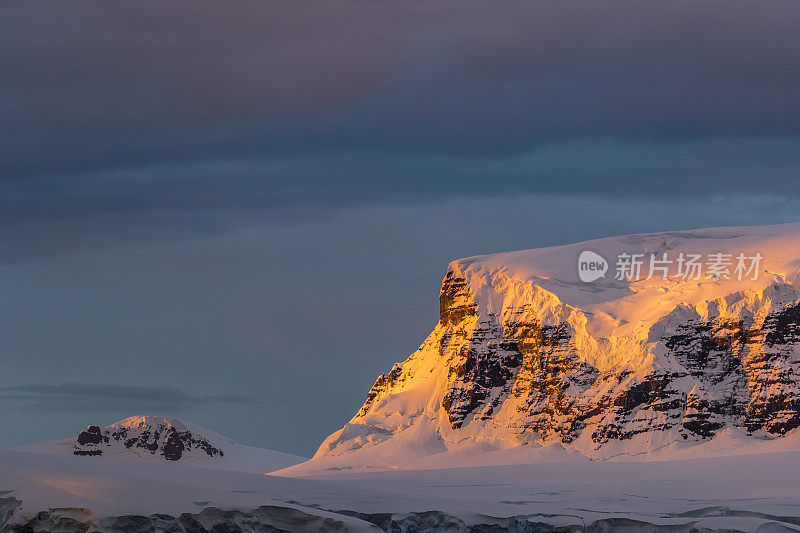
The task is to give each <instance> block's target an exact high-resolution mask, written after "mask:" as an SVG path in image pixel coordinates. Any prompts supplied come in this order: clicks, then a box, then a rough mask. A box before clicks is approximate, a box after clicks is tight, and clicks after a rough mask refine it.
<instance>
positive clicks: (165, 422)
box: [17, 415, 305, 473]
mask: <svg viewBox="0 0 800 533" xmlns="http://www.w3.org/2000/svg"><path fill="white" fill-rule="evenodd" d="M17 450H19V451H25V452H34V453H45V454H55V455H67V454H70V455H73V456H77V457H86V458H107V459H113V460H117V461H128V462H150V463H153V462H154V463H162V462H179V463H182V464H188V465H190V466H200V467H203V468H221V469H226V470H238V471H243V472H261V473H267V472H270V471H272V470H276V469H279V468H285V467H287V466H291V465H295V464H298V463H300V462H303V461H305V458H303V457H299V456H296V455H291V454H288V453H283V452H278V451H274V450H266V449H262V448H255V447H251V446H244V445H241V444H238V443H236V442H234V441H233V440H231V439H229V438H228V437H225V436H223V435H220V434H219V433H215V432H213V431H211V430H209V429H206V428H204V427H202V426H199V425H197V424H194V423H193V422H189V421H187V420H181V419H178V418H164V417H161V416H143V415H140V416H132V417H129V418H126V419H124V420H120V421H118V422H115V423H113V424H110V425H108V426H105V427H100V426H96V425H92V426H87V427H86V428H85V429H84V430H82V431H81V432H80V433H79V434H78V435H77V437H74V438H71V439H62V440H58V441H52V442H43V443H38V444H32V445H28V446H23V447H21V448H17ZM87 460H88V459H87Z"/></svg>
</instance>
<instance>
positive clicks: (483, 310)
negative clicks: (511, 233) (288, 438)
mask: <svg viewBox="0 0 800 533" xmlns="http://www.w3.org/2000/svg"><path fill="white" fill-rule="evenodd" d="M586 249H589V250H594V251H596V252H598V253H601V254H602V255H603V256H604V257H605V258H606V259H607V260H609V263H610V264H611V271H609V272H608V275H607V276H606V277H605V278H603V279H600V280H597V281H595V282H592V283H584V282H582V281H580V280H579V279H578V277H577V259H578V256H579V254H580V253H581V251H582V250H586ZM665 253H666V254H668V255H671V256H673V257H677V256H678V255H679V254H680V253H686V254H689V253H696V254H706V255H710V254H712V253H725V254H730V255H731V256H732V257H736V255H737V254H740V253H743V254H746V255H747V256H748V257H751V256H755V255H756V254H760V255H761V256H763V258H764V259H763V262H762V263H760V264H759V266H758V269H757V272H755V273H753V274H752V275H749V276H747V277H746V278H744V279H738V278H737V277H736V276H735V275H733V273H732V267H731V273H730V274H729V275H725V274H723V276H722V277H720V276H715V275H710V276H705V275H703V276H702V277H701V279H684V278H683V277H682V276H680V275H679V273H678V272H675V273H674V274H673V273H670V274H669V275H668V276H666V279H664V277H662V276H660V275H659V276H655V277H652V278H646V277H644V276H643V277H642V278H641V279H625V278H624V277H623V279H621V280H620V279H613V276H614V272H613V269H614V258H615V257H617V256H618V255H619V254H642V256H643V257H644V258H645V264H644V267H643V271H645V272H646V271H647V268H648V263H647V260H648V259H652V256H651V255H650V254H655V257H663V254H665ZM798 267H800V225H799V224H792V225H784V226H773V227H766V228H726V229H711V230H697V231H690V232H676V233H663V234H649V235H634V236H625V237H619V238H613V239H603V240H599V241H591V242H588V243H581V244H577V245H570V246H563V247H557V248H545V249H538V250H529V251H524V252H512V253H508V254H496V255H491V256H482V257H476V258H469V259H463V260H459V261H454V262H453V263H451V264H450V266H449V268H448V270H447V273H446V275H445V277H444V280H443V283H442V289H441V292H440V294H439V302H440V317H439V322H438V324H437V325H436V327H435V328H434V330H433V332H432V333H431V334H430V336H429V337H428V338H427V339H426V340H425V341H424V343H423V344H422V346H420V348H419V349H418V350H417V351H416V352H415V353H414V354H412V355H411V356H410V357H409V358H408V359H407V360H406V361H405V362H403V363H402V364H397V365H395V366H394V368H392V370H391V371H390V372H388V373H386V374H383V375H381V376H379V377H378V379H377V381H376V382H375V385H374V386H373V387H372V389H371V390H370V391H369V393H368V394H367V398H366V401H365V403H364V405H363V406H362V407H361V409H360V410H359V411H358V413H357V414H356V416H355V417H354V418H353V419H352V420H351V421H350V423H348V424H347V425H346V426H345V427H344V428H343V429H342V430H340V431H339V432H337V433H335V434H333V435H331V436H330V437H329V438H328V439H327V440H326V441H325V442H324V443H323V444H322V446H321V447H320V449H319V451H318V452H317V456H316V457H317V458H319V457H324V456H336V455H342V454H347V453H352V452H355V451H360V452H361V451H364V450H368V449H371V448H379V447H381V446H383V447H386V446H387V444H388V443H390V442H393V441H397V442H399V441H409V442H411V441H413V442H415V443H417V444H420V443H426V444H424V446H425V447H427V448H429V449H436V450H437V451H441V450H449V449H457V448H459V447H463V446H464V445H466V444H475V443H479V442H484V443H487V445H491V446H494V447H501V448H502V447H513V446H519V445H525V444H541V445H548V444H553V443H559V444H560V445H561V446H564V447H565V448H569V449H574V450H576V451H578V452H580V453H582V454H586V455H589V456H591V457H598V458H608V457H612V456H614V455H616V454H619V453H626V454H639V453H650V452H653V451H654V450H656V449H659V448H662V447H665V446H670V445H672V446H690V445H693V444H697V443H701V442H704V441H707V440H709V439H712V438H713V437H714V436H715V435H717V434H718V433H719V432H720V431H721V430H723V429H725V428H733V429H736V430H740V431H742V432H745V433H746V434H748V435H750V436H752V438H761V439H766V438H773V437H780V436H783V435H785V434H786V433H787V432H790V431H792V430H794V429H795V428H797V427H798V426H800V293H799V292H798V287H800V285H798V272H799V271H798ZM753 278H756V279H753ZM432 443H433V444H432ZM431 446H432V448H431Z"/></svg>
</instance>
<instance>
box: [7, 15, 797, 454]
mask: <svg viewBox="0 0 800 533" xmlns="http://www.w3.org/2000/svg"><path fill="white" fill-rule="evenodd" d="M798 27H800V4H798V3H797V2H795V1H789V0H787V1H772V2H769V3H754V2H750V1H748V2H743V1H735V0H734V1H724V2H723V1H706V2H694V1H680V0H679V1H673V2H651V1H641V0H635V1H634V0H632V1H628V2H602V3H600V2H588V1H585V2H574V1H560V2H528V1H526V2H471V1H458V2H455V1H448V2H438V1H426V2H405V1H395V2H368V1H363V2H355V1H354V2H340V1H324V2H322V1H320V2H296V1H287V2H282V1H271V2H263V3H239V4H232V3H226V4H220V3H214V2H207V1H200V2H197V1H193V2H189V3H179V2H169V3H163V2H160V1H158V2H157V1H137V2H131V3H108V2H92V3H88V2H86V3H72V2H71V3H64V2H36V3H31V2H26V1H12V2H5V3H4V4H3V5H2V7H0V139H2V140H1V141H0V302H2V303H1V304H0V425H2V427H4V428H14V429H13V431H8V430H5V431H2V432H0V447H2V446H13V445H21V444H25V443H29V442H33V441H37V440H45V439H54V438H58V437H62V436H69V435H74V434H76V433H77V432H78V431H79V430H80V428H81V427H83V426H85V425H87V424H90V423H100V424H107V423H110V422H113V421H115V420H116V419H119V418H122V417H125V416H129V415H134V414H143V413H148V414H164V415H167V416H180V417H184V418H187V419H190V420H193V421H195V422H197V423H199V424H201V425H205V426H207V427H209V428H211V429H214V430H217V431H219V432H221V433H224V434H227V435H228V436H230V437H232V438H234V439H235V440H238V441H240V442H243V443H246V444H252V445H258V446H264V447H269V448H275V449H280V450H284V451H288V452H293V453H298V454H302V455H310V454H312V453H313V451H314V450H315V448H316V446H317V445H318V444H319V443H320V442H321V441H322V439H323V438H324V437H325V436H327V434H329V433H330V432H332V431H334V430H336V429H338V428H339V427H341V426H342V425H343V424H344V423H345V422H346V421H347V420H348V419H349V418H350V417H351V416H352V415H353V414H354V413H355V411H356V410H357V409H358V407H359V406H360V403H361V402H362V401H363V398H364V396H365V394H366V392H367V390H368V389H369V387H370V385H371V384H372V382H373V381H374V379H375V377H376V376H377V375H378V374H379V373H381V372H384V371H386V370H388V369H389V368H390V367H391V365H392V364H393V363H394V362H395V361H401V360H403V359H404V358H405V357H406V356H407V355H408V354H409V353H411V352H413V351H414V350H415V349H416V348H417V346H418V345H419V343H420V342H421V341H422V340H423V339H424V337H425V336H426V335H427V334H428V332H429V331H430V330H431V329H432V328H433V326H434V325H435V323H436V320H437V315H438V301H437V296H438V289H439V284H440V282H441V278H442V276H443V274H444V269H445V267H446V265H447V263H448V262H449V261H451V260H452V259H455V258H458V257H464V256H470V255H476V254H483V253H489V252H495V251H507V250H512V249H524V248H532V247H538V246H546V245H555V244H564V243H568V242H574V241H579V240H586V239H590V238H595V237H603V236H609V235H615V234H624V233H636V232H649V231H659V230H673V229H685V228H693V227H705V226H719V225H749V224H772V223H781V222H790V221H797V220H800V32H798V31H797V28H798Z"/></svg>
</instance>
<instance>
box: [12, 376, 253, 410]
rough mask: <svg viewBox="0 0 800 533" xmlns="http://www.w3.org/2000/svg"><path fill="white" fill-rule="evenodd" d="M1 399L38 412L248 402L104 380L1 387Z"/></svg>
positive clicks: (177, 407) (248, 399)
mask: <svg viewBox="0 0 800 533" xmlns="http://www.w3.org/2000/svg"><path fill="white" fill-rule="evenodd" d="M0 400H2V401H4V402H14V403H17V404H19V405H22V406H25V407H29V408H33V409H36V410H38V411H45V412H51V411H59V412H60V411H85V410H90V411H118V410H127V411H130V412H140V411H148V410H156V411H157V410H174V411H182V410H185V409H189V408H193V407H197V406H206V407H208V406H209V405H215V404H248V403H252V402H253V401H254V399H253V398H251V397H248V396H238V395H194V394H189V393H187V392H184V391H183V390H181V389H179V388H174V387H153V386H137V385H113V384H104V383H91V384H90V383H61V384H55V385H43V384H28V385H18V386H11V387H0Z"/></svg>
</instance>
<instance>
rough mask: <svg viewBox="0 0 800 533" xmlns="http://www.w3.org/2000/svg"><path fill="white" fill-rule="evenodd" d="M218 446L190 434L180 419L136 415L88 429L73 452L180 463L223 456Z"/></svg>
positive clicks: (82, 434)
mask: <svg viewBox="0 0 800 533" xmlns="http://www.w3.org/2000/svg"><path fill="white" fill-rule="evenodd" d="M212 439H213V437H212ZM217 440H219V439H217ZM217 446H219V444H217ZM217 446H214V445H213V444H212V443H211V442H210V441H209V439H208V438H206V436H203V435H200V434H198V432H197V431H191V430H190V428H188V427H187V426H186V423H185V422H183V421H181V420H177V419H166V418H162V417H158V416H134V417H131V418H126V419H125V420H120V421H119V422H116V423H115V424H111V425H110V426H106V427H104V428H101V427H99V426H88V427H87V428H86V429H84V430H83V431H81V432H80V434H78V437H77V438H76V439H75V445H74V447H73V453H74V454H75V455H80V456H102V455H114V454H120V453H123V454H137V455H138V456H143V455H144V456H148V455H149V456H152V457H154V458H161V459H164V460H167V461H179V460H180V459H182V458H184V457H185V456H198V455H199V456H207V457H212V458H213V457H222V456H224V455H225V453H224V452H223V450H222V449H220V448H219V447H217Z"/></svg>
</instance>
